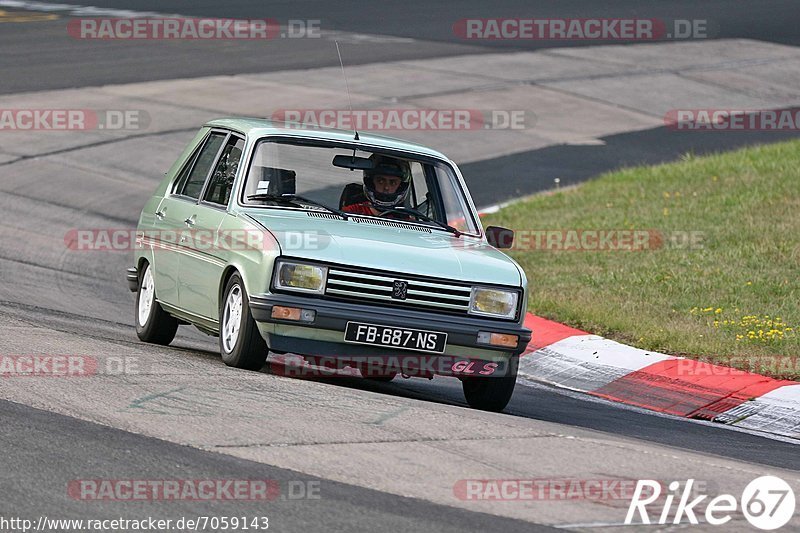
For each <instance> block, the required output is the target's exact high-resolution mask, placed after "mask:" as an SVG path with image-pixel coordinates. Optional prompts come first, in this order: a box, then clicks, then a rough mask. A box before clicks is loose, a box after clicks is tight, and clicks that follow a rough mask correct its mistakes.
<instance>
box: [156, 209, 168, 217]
mask: <svg viewBox="0 0 800 533" xmlns="http://www.w3.org/2000/svg"><path fill="white" fill-rule="evenodd" d="M165 216H167V212H166V211H165V210H164V209H162V210H161V211H156V218H157V219H158V220H164V217H165Z"/></svg>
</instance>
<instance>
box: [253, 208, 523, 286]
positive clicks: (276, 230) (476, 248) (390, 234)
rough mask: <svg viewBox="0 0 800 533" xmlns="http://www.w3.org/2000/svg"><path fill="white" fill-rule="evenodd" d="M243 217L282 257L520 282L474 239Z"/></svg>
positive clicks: (285, 215) (268, 215) (265, 215)
mask: <svg viewBox="0 0 800 533" xmlns="http://www.w3.org/2000/svg"><path fill="white" fill-rule="evenodd" d="M246 214H247V215H248V216H250V217H251V218H253V219H254V220H256V221H257V222H258V223H259V224H261V225H262V226H264V227H265V228H266V229H268V230H269V231H270V232H271V233H272V234H273V235H275V238H276V239H277V240H278V242H279V243H280V245H281V254H282V255H284V256H288V257H297V258H303V259H309V260H315V261H325V262H330V263H337V264H340V265H351V266H358V267H364V268H372V269H377V270H384V271H390V272H403V273H408V274H416V275H420V276H431V277H438V278H447V279H452V280H455V281H467V282H476V283H488V284H496V285H508V286H514V287H519V286H520V285H521V283H522V282H521V277H520V273H519V270H518V268H517V265H516V263H514V261H513V260H511V259H510V258H509V257H508V256H506V255H505V254H503V253H502V252H500V251H498V250H497V249H495V248H493V247H492V246H489V245H488V244H487V243H486V242H485V241H483V240H481V239H477V238H474V237H464V236H462V237H455V236H454V235H452V234H450V233H447V232H444V231H439V230H438V229H432V230H431V232H430V233H428V232H427V231H418V230H416V229H409V228H407V227H405V228H404V227H392V226H384V225H380V224H375V223H369V222H356V221H355V219H353V218H350V219H349V220H341V219H339V218H320V216H316V215H317V214H316V213H315V214H314V215H310V214H309V213H308V212H303V211H300V212H287V211H279V210H266V209H261V210H257V211H256V210H248V211H247V212H246ZM319 215H321V216H322V217H325V216H327V215H325V214H321V213H320V214H319ZM361 220H362V221H363V220H366V219H361ZM387 222H389V223H392V222H393V221H390V220H387Z"/></svg>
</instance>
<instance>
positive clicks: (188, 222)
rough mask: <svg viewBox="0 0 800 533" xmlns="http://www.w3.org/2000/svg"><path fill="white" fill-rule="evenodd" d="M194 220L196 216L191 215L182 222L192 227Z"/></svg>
mask: <svg viewBox="0 0 800 533" xmlns="http://www.w3.org/2000/svg"><path fill="white" fill-rule="evenodd" d="M195 219H196V215H192V216H190V217H189V218H187V219H186V220H184V222H185V223H186V225H187V226H194V222H195Z"/></svg>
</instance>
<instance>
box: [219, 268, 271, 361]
mask: <svg viewBox="0 0 800 533" xmlns="http://www.w3.org/2000/svg"><path fill="white" fill-rule="evenodd" d="M219 316H220V329H219V351H220V353H221V354H222V360H223V361H224V362H225V364H226V365H228V366H232V367H236V368H243V369H246V370H259V369H261V367H262V366H264V362H265V361H266V360H267V353H268V350H267V343H266V342H264V338H263V337H262V336H261V333H259V332H258V327H257V326H256V322H255V320H253V315H251V314H250V304H249V302H248V300H247V292H246V291H245V290H244V283H243V282H242V278H241V276H239V274H233V275H232V276H231V277H230V279H229V280H228V283H227V284H226V285H225V292H224V293H223V297H222V309H220V314H219Z"/></svg>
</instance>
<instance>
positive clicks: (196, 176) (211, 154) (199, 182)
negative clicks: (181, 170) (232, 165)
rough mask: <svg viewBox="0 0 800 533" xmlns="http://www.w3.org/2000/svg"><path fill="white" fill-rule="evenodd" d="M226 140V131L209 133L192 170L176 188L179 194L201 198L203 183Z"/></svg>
mask: <svg viewBox="0 0 800 533" xmlns="http://www.w3.org/2000/svg"><path fill="white" fill-rule="evenodd" d="M224 141H225V134H224V133H212V134H211V135H209V137H208V140H207V141H206V144H205V145H204V146H203V148H202V150H200V153H199V154H198V156H197V159H196V160H195V162H194V165H193V166H192V165H190V166H189V168H191V170H190V171H189V172H188V173H187V175H186V177H185V178H183V177H182V178H181V179H182V180H183V181H182V182H180V183H179V184H178V187H177V188H176V189H175V190H176V192H177V193H178V194H182V195H184V196H188V197H190V198H200V193H201V192H202V190H203V185H204V184H205V182H206V176H208V172H209V171H210V170H211V165H213V164H214V160H215V159H216V157H217V153H218V152H219V149H220V147H221V146H222V143H223V142H224Z"/></svg>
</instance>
